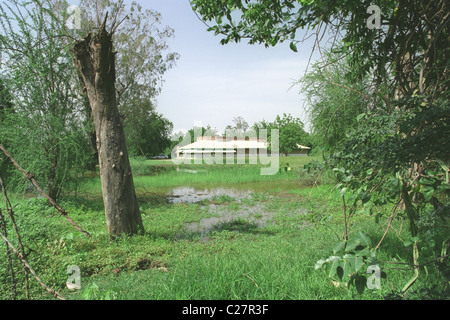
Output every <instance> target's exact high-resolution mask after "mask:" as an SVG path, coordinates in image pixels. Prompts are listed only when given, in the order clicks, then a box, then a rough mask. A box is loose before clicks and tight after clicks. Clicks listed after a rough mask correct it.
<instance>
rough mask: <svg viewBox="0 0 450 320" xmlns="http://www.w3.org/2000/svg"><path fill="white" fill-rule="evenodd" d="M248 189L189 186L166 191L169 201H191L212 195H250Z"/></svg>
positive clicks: (234, 196) (238, 196)
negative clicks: (197, 187)
mask: <svg viewBox="0 0 450 320" xmlns="http://www.w3.org/2000/svg"><path fill="white" fill-rule="evenodd" d="M250 194H251V191H250V190H237V189H226V188H214V189H196V188H191V187H179V188H174V189H172V190H170V191H169V192H167V193H166V197H167V198H168V199H169V202H170V203H193V202H199V201H202V200H206V199H210V198H212V197H220V196H230V197H233V198H245V197H250Z"/></svg>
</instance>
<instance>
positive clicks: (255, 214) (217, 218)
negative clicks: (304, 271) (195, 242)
mask: <svg viewBox="0 0 450 320" xmlns="http://www.w3.org/2000/svg"><path fill="white" fill-rule="evenodd" d="M204 208H207V212H208V213H210V214H211V215H212V216H211V217H209V218H204V219H202V220H200V221H198V222H190V223H187V224H186V225H185V232H186V233H185V235H191V236H192V235H198V236H200V237H201V238H203V239H205V238H206V237H208V235H209V234H210V233H211V232H212V231H221V230H229V231H238V232H244V233H245V232H248V233H259V232H261V229H262V228H263V227H265V226H267V224H268V223H269V222H275V223H276V221H275V220H274V219H275V218H276V214H277V213H278V212H276V211H269V210H267V209H266V208H265V207H264V205H263V204H256V205H252V206H245V205H240V206H239V209H237V210H232V209H231V210H230V209H229V208H228V207H227V206H220V205H216V204H210V205H209V206H207V207H206V206H205V207H203V209H204ZM305 212H306V211H305V210H302V209H299V210H297V211H293V212H291V213H290V215H292V216H295V215H302V214H304V213H305Z"/></svg>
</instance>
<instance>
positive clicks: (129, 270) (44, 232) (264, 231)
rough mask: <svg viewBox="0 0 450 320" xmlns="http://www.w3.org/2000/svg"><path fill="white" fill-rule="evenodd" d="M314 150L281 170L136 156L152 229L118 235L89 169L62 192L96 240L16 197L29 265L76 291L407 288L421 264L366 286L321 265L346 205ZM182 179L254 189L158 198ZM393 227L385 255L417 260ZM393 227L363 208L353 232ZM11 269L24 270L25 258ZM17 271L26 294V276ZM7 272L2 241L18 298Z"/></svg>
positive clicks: (275, 293) (244, 294)
mask: <svg viewBox="0 0 450 320" xmlns="http://www.w3.org/2000/svg"><path fill="white" fill-rule="evenodd" d="M311 160H320V159H316V158H311V157H305V158H301V157H298V158H296V157H292V158H290V157H289V158H281V160H280V161H281V164H280V172H279V173H278V174H276V175H274V176H261V175H260V174H259V173H260V171H259V169H260V167H258V166H251V165H248V164H247V165H205V164H203V165H182V166H178V170H177V166H176V165H174V164H172V163H171V162H170V161H154V160H136V159H133V160H132V167H133V172H134V175H135V186H136V190H137V193H138V200H139V204H140V206H141V212H142V217H143V223H144V227H145V234H140V235H137V236H133V237H123V238H120V239H115V240H113V239H111V238H110V237H109V235H108V234H107V232H106V226H105V218H104V212H103V203H102V198H101V189H100V183H99V179H98V177H90V178H86V180H85V181H83V183H82V184H81V187H80V189H79V190H78V191H77V192H75V193H67V194H65V195H64V198H63V199H62V200H61V201H60V205H61V206H62V207H63V208H64V209H65V210H67V211H68V212H69V215H70V217H72V218H73V219H74V220H75V221H76V222H77V223H78V224H79V225H80V226H82V227H83V228H84V229H85V230H87V231H89V232H90V233H91V234H92V235H93V236H92V237H91V238H88V237H86V236H85V235H83V234H82V233H80V232H78V231H77V230H76V229H74V228H73V226H72V225H70V224H69V223H68V222H67V220H66V219H64V218H63V217H59V216H58V214H57V213H56V212H55V211H54V209H52V208H49V207H48V206H47V204H46V201H45V200H44V199H39V198H31V199H22V198H20V197H18V196H17V197H14V202H15V203H14V205H15V207H14V210H15V212H16V219H17V223H18V225H19V227H20V232H21V235H22V238H23V241H24V242H25V243H26V244H27V245H28V246H29V248H30V249H32V250H33V251H32V252H31V253H30V255H29V257H28V259H29V261H30V264H31V266H32V267H34V268H35V271H36V272H37V273H38V274H39V275H40V277H41V278H42V280H43V281H44V282H45V283H46V284H47V285H49V286H51V287H53V288H55V289H56V290H57V291H59V292H60V293H61V294H62V295H63V296H65V297H66V298H67V299H151V300H157V299H192V300H196V299H211V300H215V299H224V300H228V299H243V300H246V299H269V300H278V299H295V300H297V299H302V300H304V299H307V300H309V299H311V300H316V299H325V300H328V299H329V300H336V299H385V298H386V297H387V296H388V295H389V294H390V293H392V292H393V291H398V290H400V289H401V287H402V286H403V285H404V284H405V283H406V282H407V281H408V280H409V279H410V278H411V277H412V275H413V271H411V270H407V271H401V270H397V269H395V268H386V269H383V277H382V279H381V286H380V288H377V289H371V290H369V289H366V290H364V291H363V292H362V293H361V292H358V290H357V289H356V287H354V286H349V287H346V286H345V285H344V284H342V283H339V282H338V281H336V280H333V279H332V278H329V277H328V276H327V274H326V273H325V272H324V271H323V270H320V269H319V270H315V268H314V266H315V263H316V261H317V260H319V259H322V258H326V257H329V256H330V255H331V254H332V251H331V248H332V246H333V244H334V243H336V242H337V241H338V240H339V239H340V237H342V234H343V215H342V202H341V201H340V199H339V197H338V195H337V193H336V191H335V190H333V181H332V179H331V178H330V177H329V176H326V175H324V176H321V177H317V176H314V175H312V176H310V175H308V174H306V173H304V172H303V171H302V167H303V165H304V164H306V163H307V162H309V161H311ZM180 169H187V170H191V171H186V170H180ZM192 170H194V171H197V173H193V172H192ZM315 182H317V185H316V184H315ZM180 186H182V187H186V186H190V187H199V188H211V189H214V188H217V187H223V188H240V189H247V190H249V192H248V194H247V196H246V197H243V198H240V197H234V196H227V195H220V196H215V197H211V198H209V199H206V200H202V201H200V202H196V203H177V204H173V203H167V202H166V201H161V199H163V198H164V192H166V191H167V190H170V188H174V187H180ZM378 213H380V214H381V213H383V212H381V211H380V212H378ZM392 226H393V229H392V230H395V231H396V232H389V233H388V234H387V235H386V238H385V239H384V240H383V244H382V248H383V250H381V251H380V254H379V256H377V258H378V259H380V260H384V261H390V260H393V259H394V260H396V261H400V262H402V261H403V262H405V261H410V259H411V254H410V252H408V251H407V250H406V249H405V247H404V246H403V243H402V237H403V236H406V234H407V229H406V227H405V226H404V225H403V223H402V221H400V220H399V221H393V225H392ZM385 227H386V226H385V225H384V221H381V222H379V223H377V222H376V221H375V219H374V217H373V216H370V215H363V214H360V215H356V216H355V217H354V218H353V219H352V221H351V229H350V231H351V233H352V234H355V233H357V232H358V231H364V232H365V233H366V234H368V235H369V236H370V237H371V239H372V242H373V244H374V245H376V244H378V242H379V240H380V239H381V237H382V235H383V233H384V230H385ZM72 265H75V266H78V267H79V269H80V271H81V286H82V289H81V290H79V291H69V290H68V289H67V288H66V286H65V283H66V280H67V279H68V277H69V274H68V273H67V268H68V266H72ZM14 268H15V269H16V270H20V265H19V262H18V261H15V266H14ZM363 268H367V266H363ZM16 277H17V279H18V280H19V281H20V283H19V285H18V288H17V292H18V293H19V297H21V298H23V295H24V287H23V274H21V273H18V274H17V276H16ZM10 280H11V279H10V275H9V273H8V268H7V264H6V256H5V250H2V252H1V253H0V281H1V284H2V285H1V289H0V298H1V299H9V298H10V286H9V283H10ZM419 281H426V277H423V278H421V279H420V280H419ZM30 282H31V292H32V297H34V299H51V298H52V297H51V296H49V295H48V294H46V293H45V291H44V290H43V289H42V287H40V286H39V285H38V284H37V282H36V281H35V280H34V279H31V280H30Z"/></svg>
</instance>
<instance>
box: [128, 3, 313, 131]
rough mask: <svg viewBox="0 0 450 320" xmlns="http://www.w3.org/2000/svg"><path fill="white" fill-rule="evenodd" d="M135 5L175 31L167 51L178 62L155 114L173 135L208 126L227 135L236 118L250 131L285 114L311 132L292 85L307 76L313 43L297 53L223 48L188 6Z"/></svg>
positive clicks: (167, 78) (239, 46)
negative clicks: (164, 120)
mask: <svg viewBox="0 0 450 320" xmlns="http://www.w3.org/2000/svg"><path fill="white" fill-rule="evenodd" d="M137 2H138V3H139V4H141V5H142V7H143V8H144V9H152V10H156V11H158V12H159V13H161V15H162V26H169V27H171V28H173V29H174V30H175V37H174V38H172V39H169V41H168V45H169V50H170V51H171V52H177V53H178V54H180V59H179V60H178V61H177V63H176V66H175V67H173V68H172V69H170V70H169V71H168V72H167V73H166V74H165V75H164V84H163V87H162V92H161V94H160V95H159V97H158V98H157V109H156V110H157V111H158V112H159V113H161V114H163V115H164V116H165V117H166V118H167V119H169V120H170V121H171V122H172V123H173V125H174V130H173V132H174V133H177V132H179V131H186V130H188V129H191V128H192V127H194V126H204V127H206V126H208V125H209V126H211V128H213V129H214V128H215V129H217V130H218V131H219V133H223V132H224V130H225V127H226V126H227V125H233V118H235V117H238V116H240V117H243V118H244V119H245V120H246V121H247V123H248V124H249V125H250V126H252V125H253V124H254V123H255V122H259V121H262V120H266V121H269V122H270V121H273V120H275V117H276V116H277V115H282V114H283V113H286V114H291V115H292V116H294V117H298V118H300V119H301V120H302V121H303V122H304V123H305V125H306V126H307V127H308V124H307V116H306V114H305V111H304V96H302V94H301V87H300V86H299V85H295V86H293V85H294V83H295V82H296V81H297V80H298V79H300V77H301V76H302V75H304V73H305V70H306V66H307V64H308V60H309V57H310V54H311V51H312V47H313V42H312V41H309V42H307V43H303V44H299V45H298V51H299V52H298V53H296V52H293V51H292V50H291V49H290V48H289V43H288V42H286V43H281V44H278V45H277V46H275V47H271V48H265V47H264V45H249V44H248V43H247V42H246V41H242V42H240V43H229V44H226V45H221V44H220V40H221V37H220V36H215V35H214V33H213V32H208V31H207V30H206V29H207V26H205V24H204V23H203V22H202V21H200V20H199V18H198V17H197V16H196V15H195V13H194V12H193V11H192V8H191V6H190V3H189V0H137ZM314 60H315V58H314V57H313V59H312V61H314Z"/></svg>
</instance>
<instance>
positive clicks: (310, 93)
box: [297, 52, 371, 153]
mask: <svg viewBox="0 0 450 320" xmlns="http://www.w3.org/2000/svg"><path fill="white" fill-rule="evenodd" d="M325 56H326V57H325V59H326V61H328V63H327V65H326V66H324V62H322V61H318V62H315V63H314V64H313V65H312V67H311V71H309V72H308V73H307V74H305V75H304V76H303V77H302V78H301V79H300V80H299V81H298V82H297V84H298V85H300V86H301V92H302V93H303V94H304V95H305V96H306V108H307V110H306V112H307V114H308V116H309V121H310V123H311V125H312V132H311V135H312V137H313V138H312V139H313V140H314V145H316V146H320V147H321V148H323V149H324V150H326V151H327V153H329V152H335V151H337V150H339V148H340V143H341V142H342V141H343V140H344V139H345V138H346V135H347V134H348V133H350V132H351V131H352V130H353V129H354V128H355V127H356V124H357V121H356V117H357V116H358V115H359V114H361V113H363V112H367V111H369V109H370V105H371V104H370V100H369V99H367V97H364V96H362V95H361V94H360V92H361V91H362V92H365V88H364V85H367V81H366V83H364V81H361V82H358V83H356V84H355V83H352V82H351V81H350V79H348V78H347V77H346V76H347V75H348V73H349V72H351V68H350V65H349V64H350V63H349V59H348V57H347V56H342V55H339V54H337V53H328V52H326V53H325ZM349 88H352V90H349Z"/></svg>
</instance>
